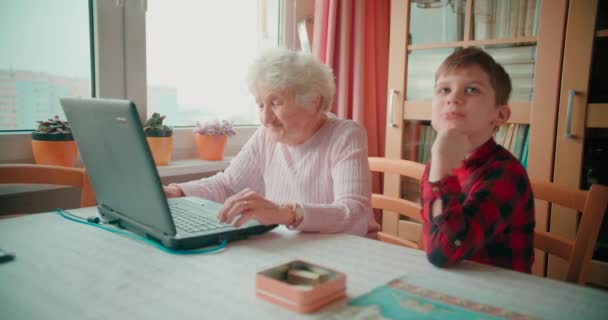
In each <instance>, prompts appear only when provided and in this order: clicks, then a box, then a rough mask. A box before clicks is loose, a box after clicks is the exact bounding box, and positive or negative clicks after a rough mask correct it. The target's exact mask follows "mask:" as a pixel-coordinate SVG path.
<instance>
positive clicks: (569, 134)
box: [566, 89, 576, 139]
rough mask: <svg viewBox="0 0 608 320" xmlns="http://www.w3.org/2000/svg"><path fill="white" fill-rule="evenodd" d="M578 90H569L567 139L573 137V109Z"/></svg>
mask: <svg viewBox="0 0 608 320" xmlns="http://www.w3.org/2000/svg"><path fill="white" fill-rule="evenodd" d="M575 95H576V91H574V90H573V89H570V90H568V109H566V139H570V138H572V132H570V131H571V127H572V109H573V107H574V96H575Z"/></svg>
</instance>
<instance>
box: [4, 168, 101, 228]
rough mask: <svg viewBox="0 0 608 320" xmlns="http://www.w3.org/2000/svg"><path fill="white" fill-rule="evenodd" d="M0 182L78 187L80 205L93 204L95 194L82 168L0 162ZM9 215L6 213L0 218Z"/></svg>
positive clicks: (88, 205)
mask: <svg viewBox="0 0 608 320" xmlns="http://www.w3.org/2000/svg"><path fill="white" fill-rule="evenodd" d="M0 183H5V184H7V183H24V184H52V185H65V186H73V187H79V188H80V189H81V193H80V206H81V207H90V206H94V205H95V194H94V193H93V188H92V187H91V183H90V182H89V177H88V175H87V174H86V172H85V170H84V169H82V168H70V167H59V166H47V165H34V164H0ZM6 217H9V216H7V215H4V216H0V218H6Z"/></svg>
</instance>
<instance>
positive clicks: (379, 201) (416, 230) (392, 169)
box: [369, 157, 424, 249]
mask: <svg viewBox="0 0 608 320" xmlns="http://www.w3.org/2000/svg"><path fill="white" fill-rule="evenodd" d="M369 167H370V170H371V171H372V172H381V173H383V174H385V173H396V174H399V175H401V176H404V177H409V178H413V179H416V180H418V181H420V179H422V174H423V173H424V165H423V164H421V163H418V162H414V161H409V160H402V159H387V158H377V157H370V158H369ZM372 208H374V209H382V210H387V211H390V212H395V213H398V214H399V216H404V217H406V218H408V219H409V220H410V221H402V220H401V219H398V221H397V225H399V224H402V225H407V226H408V229H409V230H410V232H411V233H412V234H413V236H412V235H410V236H409V238H410V239H404V238H403V237H402V236H399V235H398V234H397V233H398V232H394V233H389V232H387V230H386V229H388V228H387V226H386V224H387V222H385V221H386V220H387V219H386V218H387V217H385V216H384V215H385V214H386V213H383V218H382V220H383V223H382V231H380V232H378V239H379V240H381V241H384V242H388V243H393V244H397V245H402V246H406V247H410V248H416V249H422V248H423V244H422V226H421V223H422V218H421V217H420V210H421V207H420V203H419V202H414V201H410V200H405V199H401V198H399V197H394V196H388V195H384V194H376V193H374V194H372ZM412 221H413V222H412ZM393 224H394V223H393ZM393 229H395V228H393ZM410 232H408V233H410ZM416 238H417V241H413V240H411V239H416Z"/></svg>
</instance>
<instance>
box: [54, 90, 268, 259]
mask: <svg viewBox="0 0 608 320" xmlns="http://www.w3.org/2000/svg"><path fill="white" fill-rule="evenodd" d="M60 101H61V105H62V107H63V110H64V112H65V115H66V117H67V120H68V122H69V124H70V127H71V129H72V134H73V136H74V139H75V140H76V143H77V144H78V148H79V150H80V154H81V157H82V161H83V163H84V166H85V168H86V169H87V173H88V175H89V179H90V181H91V185H92V186H93V190H95V197H96V200H97V208H98V210H99V214H100V216H101V219H102V220H103V221H104V222H106V223H112V224H116V225H118V226H119V227H122V228H125V229H127V230H129V231H131V232H134V233H136V234H138V235H141V236H142V237H144V238H148V239H151V240H153V241H156V242H158V243H160V244H162V245H163V246H165V247H167V248H170V249H174V250H180V249H194V248H200V247H204V246H208V245H215V244H219V243H220V242H222V241H223V240H227V241H232V240H238V239H243V238H246V237H248V236H250V235H255V234H261V233H264V232H267V231H269V230H271V229H272V228H274V227H276V225H272V226H264V225H260V224H259V223H258V222H257V221H255V220H252V221H250V222H249V223H246V224H245V225H244V226H241V227H240V228H235V227H233V226H231V225H227V224H221V223H219V221H218V219H217V213H218V212H219V210H220V208H221V207H222V204H220V203H217V202H214V201H210V200H206V199H202V198H198V197H182V198H171V199H167V198H166V197H165V194H164V192H163V189H162V184H161V181H160V177H159V175H158V171H157V170H156V165H155V164H154V161H153V159H152V155H151V152H150V149H149V147H148V143H147V141H146V139H145V136H144V133H143V126H142V123H141V121H140V119H139V115H138V113H137V110H136V108H135V105H134V104H133V102H131V101H128V100H115V99H98V98H93V99H91V98H61V99H60Z"/></svg>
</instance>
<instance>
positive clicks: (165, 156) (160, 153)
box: [146, 131, 173, 166]
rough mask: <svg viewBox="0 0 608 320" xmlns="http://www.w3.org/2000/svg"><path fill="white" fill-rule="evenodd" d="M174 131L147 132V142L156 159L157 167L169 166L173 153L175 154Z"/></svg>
mask: <svg viewBox="0 0 608 320" xmlns="http://www.w3.org/2000/svg"><path fill="white" fill-rule="evenodd" d="M172 133H173V132H172V131H170V132H168V133H167V132H163V131H148V132H146V140H148V146H150V152H152V158H154V164H156V165H157V166H166V165H169V160H171V153H172V152H173V136H172Z"/></svg>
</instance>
